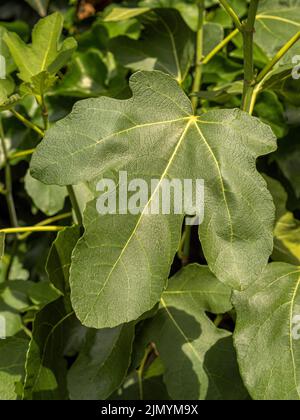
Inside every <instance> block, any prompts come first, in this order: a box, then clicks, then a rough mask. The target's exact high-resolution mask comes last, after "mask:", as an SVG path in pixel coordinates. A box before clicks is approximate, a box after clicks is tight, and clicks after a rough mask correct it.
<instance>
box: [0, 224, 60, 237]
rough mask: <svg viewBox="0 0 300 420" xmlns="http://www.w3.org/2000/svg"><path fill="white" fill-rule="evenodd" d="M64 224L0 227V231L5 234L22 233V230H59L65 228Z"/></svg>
mask: <svg viewBox="0 0 300 420" xmlns="http://www.w3.org/2000/svg"><path fill="white" fill-rule="evenodd" d="M65 227H66V226H29V227H15V228H7V229H0V233H5V234H7V235H9V234H11V233H24V232H31V233H33V232H59V231H60V230H63V229H65Z"/></svg>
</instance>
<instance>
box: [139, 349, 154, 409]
mask: <svg viewBox="0 0 300 420" xmlns="http://www.w3.org/2000/svg"><path fill="white" fill-rule="evenodd" d="M152 351H153V347H152V346H151V345H149V346H148V347H147V348H146V350H145V354H144V357H143V359H142V361H141V364H140V367H139V368H138V370H137V376H138V383H139V393H140V400H141V401H142V400H143V399H144V389H143V376H144V372H145V367H146V364H147V361H148V358H149V356H150V354H151V353H152Z"/></svg>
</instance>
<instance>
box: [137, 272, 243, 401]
mask: <svg viewBox="0 0 300 420" xmlns="http://www.w3.org/2000/svg"><path fill="white" fill-rule="evenodd" d="M196 271H197V274H196ZM195 274H196V275H195ZM209 281H210V284H209ZM169 285H170V286H169V287H168V289H167V290H166V292H165V293H164V294H163V297H162V300H161V305H160V309H159V311H158V313H157V315H156V316H155V317H154V319H153V320H149V321H147V322H146V323H145V325H144V328H143V332H142V336H141V337H140V338H139V339H140V340H141V341H142V342H144V343H145V344H146V345H147V343H149V342H153V343H155V346H156V348H157V350H158V352H159V354H160V357H161V359H162V362H163V364H164V366H165V373H164V382H165V384H166V386H167V389H168V393H169V394H170V396H171V397H172V398H173V399H189V400H198V399H201V400H203V399H213V400H218V399H225V400H226V399H240V398H241V399H243V398H245V397H246V395H247V393H246V391H245V389H244V387H243V385H242V382H241V379H240V376H239V372H238V367H237V364H236V360H235V352H234V349H233V345H232V339H231V334H230V333H229V332H227V331H225V330H221V329H218V328H216V327H215V325H214V324H213V323H212V322H211V321H210V319H209V318H208V317H207V315H206V314H205V311H209V310H210V309H213V310H214V311H216V312H221V311H224V309H226V308H227V309H230V307H231V305H230V303H229V292H230V291H229V290H228V288H227V287H226V286H224V285H222V284H221V283H220V282H219V281H218V280H217V279H216V278H215V277H214V276H213V275H212V274H211V273H210V272H209V269H208V268H207V267H199V266H192V267H187V268H186V269H184V270H182V271H181V272H179V273H178V274H177V275H176V276H175V277H173V278H171V279H170V281H169ZM170 346H171V347H170Z"/></svg>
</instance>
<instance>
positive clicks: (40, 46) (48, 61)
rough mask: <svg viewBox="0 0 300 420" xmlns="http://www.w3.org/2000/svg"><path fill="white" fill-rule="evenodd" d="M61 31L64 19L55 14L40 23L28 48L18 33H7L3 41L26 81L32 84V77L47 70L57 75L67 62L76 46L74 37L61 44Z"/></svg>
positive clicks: (21, 76)
mask: <svg viewBox="0 0 300 420" xmlns="http://www.w3.org/2000/svg"><path fill="white" fill-rule="evenodd" d="M62 28H63V17H62V15H61V14H59V13H57V12H56V13H53V14H52V15H50V16H47V17H45V18H44V19H41V20H40V21H39V22H38V23H37V25H36V26H35V27H34V29H33V32H32V44H31V45H26V44H25V42H24V41H23V40H22V39H21V38H20V37H19V36H18V35H17V34H16V33H12V32H7V33H5V34H4V37H3V39H4V41H5V43H6V44H7V46H8V48H9V50H10V53H11V55H12V57H13V58H14V60H15V63H16V64H17V66H18V68H19V72H20V73H19V77H20V78H21V79H22V80H23V81H24V82H31V79H32V77H33V76H36V75H38V74H39V73H42V72H44V71H48V72H49V73H50V74H53V75H54V74H55V73H56V72H57V71H58V70H59V69H60V68H62V67H63V66H64V65H65V64H66V63H67V62H68V60H69V59H70V57H71V56H72V54H73V52H74V50H75V48H76V46H77V43H76V41H75V40H74V39H73V38H68V39H66V40H65V41H63V43H62V44H59V41H60V36H61V33H62Z"/></svg>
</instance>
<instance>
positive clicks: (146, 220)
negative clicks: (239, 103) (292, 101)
mask: <svg viewBox="0 0 300 420" xmlns="http://www.w3.org/2000/svg"><path fill="white" fill-rule="evenodd" d="M131 88H132V90H133V97H132V98H131V99H129V100H126V101H116V100H112V99H109V98H101V99H95V100H94V99H93V100H88V101H82V102H80V103H78V104H77V105H76V107H75V109H74V111H73V113H72V114H71V115H70V116H68V117H67V118H66V119H64V120H62V121H60V122H59V123H58V124H56V126H55V127H54V128H52V129H51V130H50V131H49V133H48V134H47V135H46V137H45V139H44V141H43V142H42V144H41V145H40V146H39V147H38V149H37V152H36V153H35V155H34V156H33V159H32V166H31V169H32V174H33V176H34V177H36V178H38V179H40V180H41V181H43V182H45V183H50V184H77V183H79V182H82V181H84V180H87V179H92V178H94V177H96V176H97V175H100V173H101V172H102V173H105V171H107V170H109V169H111V168H113V169H114V170H118V169H124V170H127V171H128V175H129V177H135V178H136V177H137V175H138V177H144V178H146V180H149V177H150V176H151V177H152V178H156V179H159V180H160V181H159V183H158V187H157V188H156V190H155V192H154V193H153V194H152V197H150V198H149V201H148V202H147V203H146V205H145V206H144V209H143V211H142V213H141V214H140V215H137V216H133V215H127V216H126V215H119V214H117V215H113V216H111V215H106V216H103V215H102V216H100V215H99V214H97V210H96V203H95V202H94V203H92V204H90V205H89V206H88V209H87V210H86V213H85V222H84V223H85V228H86V233H85V236H84V238H83V239H82V240H81V241H79V243H78V246H77V247H76V251H75V253H74V260H73V264H72V268H71V288H72V302H73V305H74V308H75V311H76V313H77V316H78V317H79V319H81V321H83V322H84V323H85V325H87V326H90V327H97V328H105V327H113V326H116V325H119V324H122V323H124V322H130V321H131V320H133V319H136V318H138V317H139V316H140V315H141V314H142V313H143V312H145V311H147V310H149V309H151V308H152V306H154V304H155V303H156V302H157V301H158V300H159V298H160V295H161V292H162V290H163V287H164V283H165V280H166V278H167V276H168V273H169V268H170V264H171V262H172V259H173V256H174V255H175V252H176V250H177V249H178V243H179V238H180V234H181V224H182V217H181V216H174V215H172V214H171V215H167V216H166V215H162V214H160V215H153V214H150V215H146V213H147V210H148V209H149V208H150V205H151V203H152V201H153V200H154V198H155V197H157V195H158V194H159V193H160V188H161V184H162V180H164V179H174V178H177V179H204V181H205V185H206V189H205V194H206V199H205V204H206V207H205V218H204V223H203V224H202V225H201V227H200V237H201V240H202V244H203V248H204V252H205V256H206V258H207V260H208V263H209V266H210V268H211V270H212V271H213V272H214V273H215V274H216V275H217V277H218V278H219V279H220V280H222V281H223V282H225V283H227V284H229V285H231V286H232V287H234V288H243V287H246V286H247V285H248V284H250V283H251V281H252V279H253V278H255V277H256V276H257V274H260V272H261V271H262V269H263V268H264V266H265V265H266V263H267V260H268V257H269V255H270V253H271V252H272V246H273V240H272V230H273V213H274V205H273V203H272V200H271V196H270V194H269V192H268V191H267V189H266V186H265V181H264V180H263V179H262V178H261V176H260V175H259V174H258V173H257V171H256V168H255V161H256V157H257V156H259V155H263V154H266V153H269V152H271V151H272V150H274V149H275V148H276V139H275V138H274V135H273V134H272V132H271V129H270V128H269V127H267V126H266V125H264V124H262V123H260V122H259V121H258V120H257V119H256V118H253V117H250V116H249V115H247V114H245V113H243V112H241V111H239V110H218V111H212V112H208V113H207V114H205V115H203V116H201V117H195V116H193V115H192V109H191V103H190V101H189V100H188V98H187V97H186V96H185V94H184V93H183V92H182V91H181V89H180V88H179V87H178V85H177V84H176V82H175V81H173V80H172V79H171V78H170V77H168V76H166V75H163V74H161V73H159V72H140V73H137V74H136V75H135V76H133V77H132V78H131ZM62 136H63V137H64V141H63V142H62V141H61V138H62ZM195 156H197V157H198V158H197V159H195ZM66 161H68V165H66V164H65V162H66ZM145 216H147V217H145ZM262 231H263V232H264V235H262V234H261V232H262ZM145 249H146V250H147V252H146V251H145ZM137 255H138V256H139V257H137ZM82 261H86V262H87V263H86V264H84V265H83V264H82ZM141 270H142V272H141ZM82 279H85V287H84V288H82ZM103 306H105V307H106V311H105V313H103V311H102V309H101V308H103ZM116 308H118V309H117V310H116Z"/></svg>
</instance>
